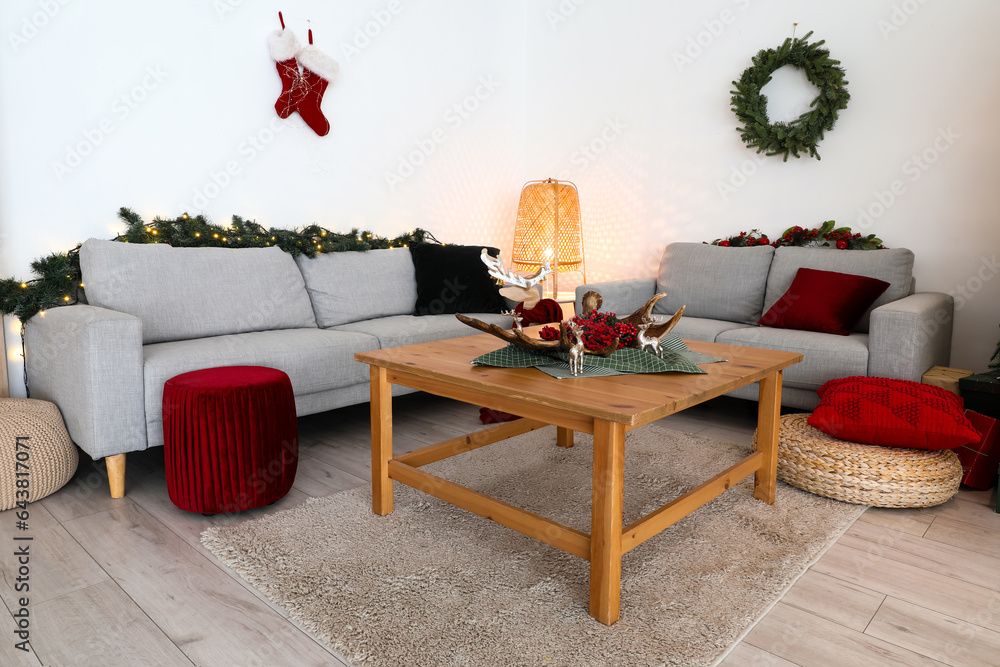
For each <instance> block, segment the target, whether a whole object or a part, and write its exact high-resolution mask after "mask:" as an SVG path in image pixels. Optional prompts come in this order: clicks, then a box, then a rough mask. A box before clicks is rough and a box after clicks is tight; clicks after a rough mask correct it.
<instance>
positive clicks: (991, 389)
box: [958, 372, 1000, 419]
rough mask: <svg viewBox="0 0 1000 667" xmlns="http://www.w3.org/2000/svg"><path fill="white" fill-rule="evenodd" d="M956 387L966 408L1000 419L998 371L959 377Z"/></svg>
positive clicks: (999, 380) (999, 375) (999, 376)
mask: <svg viewBox="0 0 1000 667" xmlns="http://www.w3.org/2000/svg"><path fill="white" fill-rule="evenodd" d="M958 388H959V390H960V391H961V392H962V400H963V401H964V403H965V409H966V410H974V411H976V412H978V413H980V414H983V415H987V416H988V417H993V418H994V419H1000V372H992V373H981V374H978V375H969V376H967V377H964V378H959V380H958Z"/></svg>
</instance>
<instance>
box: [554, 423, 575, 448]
mask: <svg viewBox="0 0 1000 667" xmlns="http://www.w3.org/2000/svg"><path fill="white" fill-rule="evenodd" d="M556 444H557V445H559V446H560V447H572V446H573V429H571V428H563V427H562V426H556Z"/></svg>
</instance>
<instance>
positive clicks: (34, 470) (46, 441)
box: [0, 398, 80, 510]
mask: <svg viewBox="0 0 1000 667" xmlns="http://www.w3.org/2000/svg"><path fill="white" fill-rule="evenodd" d="M79 460H80V458H79V454H78V453H77V451H76V445H74V444H73V441H72V440H70V439H69V433H67V432H66V425H65V424H64V423H63V418H62V415H61V414H60V413H59V408H57V407H56V406H55V405H54V404H52V403H49V402H48V401H38V400H35V399H31V398H3V399H0V510H7V509H10V508H11V507H14V506H15V505H16V504H17V502H18V501H21V500H27V501H28V502H32V501H34V500H38V499H39V498H44V497H45V496H47V495H49V494H51V493H55V492H56V491H58V490H59V489H61V488H62V487H63V486H65V484H66V482H68V481H69V480H70V479H71V478H72V477H73V473H75V472H76V465H77V463H78V462H79ZM25 473H27V474H25ZM18 490H20V491H21V492H22V493H21V495H20V496H19V495H18V493H17V492H18ZM25 490H27V492H28V493H27V497H25V495H24V493H23V492H24V491H25Z"/></svg>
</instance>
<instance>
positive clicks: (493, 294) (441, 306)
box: [410, 243, 507, 315]
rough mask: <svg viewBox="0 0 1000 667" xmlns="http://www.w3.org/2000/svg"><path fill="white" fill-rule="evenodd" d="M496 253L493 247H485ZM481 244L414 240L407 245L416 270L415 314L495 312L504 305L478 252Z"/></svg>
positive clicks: (480, 249)
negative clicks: (453, 243)
mask: <svg viewBox="0 0 1000 667" xmlns="http://www.w3.org/2000/svg"><path fill="white" fill-rule="evenodd" d="M486 250H487V252H489V254H490V255H492V256H493V257H499V256H500V251H499V250H498V249H497V248H487V249H486ZM482 252H483V246H478V245H477V246H471V245H438V244H436V243H416V244H412V245H411V246H410V255H411V256H412V257H413V267H414V268H415V269H416V274H417V304H416V314H417V315H441V314H443V313H499V312H500V311H501V310H503V309H504V308H506V307H507V301H506V300H505V299H504V298H503V297H502V296H500V286H499V285H497V284H496V282H495V281H494V279H493V278H491V277H490V274H489V272H488V271H487V269H486V265H485V264H483V261H482V259H480V255H481V254H482Z"/></svg>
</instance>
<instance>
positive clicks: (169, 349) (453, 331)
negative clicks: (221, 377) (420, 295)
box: [25, 239, 511, 497]
mask: <svg viewBox="0 0 1000 667" xmlns="http://www.w3.org/2000/svg"><path fill="white" fill-rule="evenodd" d="M80 265H81V270H82V274H83V281H84V284H85V286H86V287H85V289H86V298H87V304H86V305H82V304H81V305H73V306H66V307H62V308H54V309H51V310H49V311H48V312H46V313H45V315H44V316H41V315H36V316H35V317H33V318H32V319H31V320H30V321H29V322H28V324H27V326H26V328H25V352H26V363H27V376H28V384H29V388H30V391H31V396H32V397H33V398H40V399H44V400H49V401H52V402H54V403H55V404H56V405H57V406H59V409H60V410H61V412H62V415H63V418H64V419H65V421H66V426H67V429H68V430H69V434H70V436H71V437H72V439H73V441H74V442H75V443H76V444H77V445H79V446H80V448H81V449H83V450H84V451H86V452H87V453H88V454H89V455H90V456H91V457H93V458H94V459H100V458H103V457H106V458H107V463H108V471H109V481H110V482H111V489H112V495H113V496H116V497H117V496H120V495H121V494H122V493H123V488H124V456H125V454H126V453H128V452H134V451H139V450H143V449H146V448H148V447H155V446H159V445H162V444H163V424H162V398H163V383H164V382H165V381H166V380H168V379H169V378H171V377H173V376H174V375H177V374H179V373H185V372H187V371H192V370H197V369H201V368H209V367H215V366H230V365H260V366H270V367H273V368H278V369H280V370H282V371H284V372H285V373H287V374H288V376H289V378H290V379H291V383H292V388H293V391H294V393H295V407H296V410H297V412H298V414H299V415H300V416H301V415H308V414H312V413H316V412H322V411H325V410H331V409H334V408H338V407H342V406H345V405H351V404H355V403H363V402H366V401H368V400H369V385H368V367H367V366H366V365H364V364H361V363H358V362H356V361H355V360H354V354H355V353H356V352H365V351H370V350H376V349H380V348H386V347H395V346H398V345H407V344H411V343H420V342H427V341H432V340H439V339H445V338H454V337H457V336H464V335H469V334H475V333H478V332H477V331H476V330H474V329H471V328H470V327H468V326H466V325H464V324H462V323H461V322H459V321H458V320H456V319H455V317H454V315H444V314H442V315H426V316H419V317H418V316H415V315H413V314H412V313H413V312H414V305H415V303H416V297H417V291H416V290H417V288H416V277H415V270H414V265H413V261H412V259H411V257H410V252H409V251H408V250H406V249H391V250H371V251H367V252H338V253H329V254H326V255H321V256H318V257H316V258H313V259H310V258H307V257H305V256H302V257H299V258H298V259H297V260H296V259H293V258H292V256H291V255H289V254H287V253H285V252H282V251H281V250H279V249H278V248H273V247H272V248H253V249H227V248H171V247H170V246H167V245H162V244H150V245H137V244H127V243H119V242H111V241H100V240H95V239H91V240H88V241H86V242H85V243H84V244H83V246H82V247H81V249H80ZM475 317H478V318H479V319H482V320H484V321H487V322H494V323H497V324H500V325H501V326H505V327H509V326H511V318H510V317H507V316H503V315H499V314H490V313H480V314H475ZM393 390H394V393H397V394H399V393H406V392H408V391H412V390H409V389H406V388H403V387H393ZM116 485H117V486H116Z"/></svg>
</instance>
